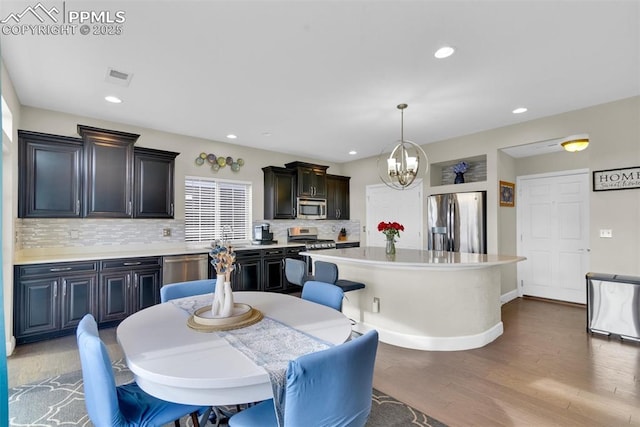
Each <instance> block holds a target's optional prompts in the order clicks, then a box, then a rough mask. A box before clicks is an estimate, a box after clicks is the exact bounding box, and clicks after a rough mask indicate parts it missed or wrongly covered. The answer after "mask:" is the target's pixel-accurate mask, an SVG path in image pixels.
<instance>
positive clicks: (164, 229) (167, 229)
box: [162, 228, 171, 237]
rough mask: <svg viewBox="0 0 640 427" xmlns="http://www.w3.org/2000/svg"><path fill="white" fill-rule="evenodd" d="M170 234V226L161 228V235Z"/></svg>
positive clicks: (167, 235) (166, 235)
mask: <svg viewBox="0 0 640 427" xmlns="http://www.w3.org/2000/svg"><path fill="white" fill-rule="evenodd" d="M169 236H171V229H170V228H163V229H162V237H169Z"/></svg>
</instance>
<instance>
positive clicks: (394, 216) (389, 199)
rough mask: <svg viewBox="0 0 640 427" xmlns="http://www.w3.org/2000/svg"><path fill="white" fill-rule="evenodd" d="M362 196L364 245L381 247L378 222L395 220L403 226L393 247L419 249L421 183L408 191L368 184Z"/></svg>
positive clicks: (420, 236)
mask: <svg viewBox="0 0 640 427" xmlns="http://www.w3.org/2000/svg"><path fill="white" fill-rule="evenodd" d="M366 197H367V200H366V215H367V224H366V233H367V246H384V245H385V241H386V238H385V236H384V234H382V233H381V232H379V231H378V223H380V221H384V222H390V221H391V222H393V221H395V222H399V223H400V224H402V225H403V226H404V232H401V233H400V238H399V239H396V247H397V248H405V249H420V250H422V248H423V240H424V239H423V238H422V237H423V235H422V221H423V215H422V209H423V201H422V183H420V184H418V185H417V186H415V187H413V188H410V189H408V190H394V189H392V188H389V187H387V186H386V185H384V184H378V185H368V186H367V189H366Z"/></svg>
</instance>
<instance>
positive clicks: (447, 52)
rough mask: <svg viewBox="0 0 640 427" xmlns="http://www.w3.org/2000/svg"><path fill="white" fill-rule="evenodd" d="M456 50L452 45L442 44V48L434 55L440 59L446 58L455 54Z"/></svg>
mask: <svg viewBox="0 0 640 427" xmlns="http://www.w3.org/2000/svg"><path fill="white" fill-rule="evenodd" d="M455 51H456V50H455V49H454V48H452V47H451V46H442V47H441V48H440V49H438V50H436V53H434V54H433V56H435V57H436V58H438V59H444V58H448V57H450V56H451V55H453V53H454V52H455Z"/></svg>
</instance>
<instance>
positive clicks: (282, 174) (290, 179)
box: [262, 166, 296, 219]
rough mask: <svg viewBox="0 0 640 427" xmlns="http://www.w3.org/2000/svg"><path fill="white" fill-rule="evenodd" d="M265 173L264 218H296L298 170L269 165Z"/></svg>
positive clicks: (265, 168) (264, 169) (264, 170)
mask: <svg viewBox="0 0 640 427" xmlns="http://www.w3.org/2000/svg"><path fill="white" fill-rule="evenodd" d="M262 171H263V173H264V219H295V217H296V194H295V191H296V187H295V183H296V171H295V170H292V169H286V168H280V167H276V166H267V167H264V168H262Z"/></svg>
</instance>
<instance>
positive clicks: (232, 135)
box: [227, 133, 237, 139]
mask: <svg viewBox="0 0 640 427" xmlns="http://www.w3.org/2000/svg"><path fill="white" fill-rule="evenodd" d="M227 138H229V139H236V138H237V136H236V135H234V134H232V133H230V134H229V135H227Z"/></svg>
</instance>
